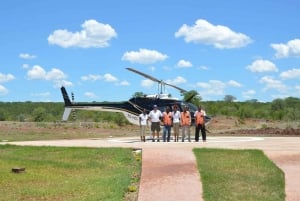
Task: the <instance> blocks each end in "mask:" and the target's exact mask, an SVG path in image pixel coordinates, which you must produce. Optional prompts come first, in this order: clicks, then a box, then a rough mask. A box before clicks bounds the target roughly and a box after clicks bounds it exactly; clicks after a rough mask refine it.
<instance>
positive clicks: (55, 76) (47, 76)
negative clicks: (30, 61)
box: [27, 65, 67, 80]
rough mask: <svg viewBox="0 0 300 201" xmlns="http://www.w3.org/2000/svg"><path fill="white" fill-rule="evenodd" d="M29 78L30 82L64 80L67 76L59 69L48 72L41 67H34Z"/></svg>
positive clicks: (28, 73) (29, 72)
mask: <svg viewBox="0 0 300 201" xmlns="http://www.w3.org/2000/svg"><path fill="white" fill-rule="evenodd" d="M27 77H28V79H30V80H38V79H39V80H62V79H65V78H66V77H67V76H66V75H65V74H64V72H62V71H61V70H59V69H57V68H52V69H51V70H50V71H49V72H46V71H45V70H44V68H42V67H41V66H39V65H34V66H33V67H32V68H31V69H30V70H28V72H27Z"/></svg>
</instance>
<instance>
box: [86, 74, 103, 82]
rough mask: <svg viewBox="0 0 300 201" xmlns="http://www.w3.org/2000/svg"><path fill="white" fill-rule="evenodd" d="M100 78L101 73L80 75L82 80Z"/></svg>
mask: <svg viewBox="0 0 300 201" xmlns="http://www.w3.org/2000/svg"><path fill="white" fill-rule="evenodd" d="M100 79H102V76H101V75H93V74H89V75H85V76H82V77H81V80H83V81H90V80H91V81H97V80H100Z"/></svg>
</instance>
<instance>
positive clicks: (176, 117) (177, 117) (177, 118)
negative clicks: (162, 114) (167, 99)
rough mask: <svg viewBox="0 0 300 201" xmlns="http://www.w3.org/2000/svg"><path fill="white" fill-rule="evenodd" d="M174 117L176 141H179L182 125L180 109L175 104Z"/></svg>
mask: <svg viewBox="0 0 300 201" xmlns="http://www.w3.org/2000/svg"><path fill="white" fill-rule="evenodd" d="M172 119H173V131H174V141H175V142H178V138H179V125H180V111H178V106H177V105H174V106H173V112H172Z"/></svg>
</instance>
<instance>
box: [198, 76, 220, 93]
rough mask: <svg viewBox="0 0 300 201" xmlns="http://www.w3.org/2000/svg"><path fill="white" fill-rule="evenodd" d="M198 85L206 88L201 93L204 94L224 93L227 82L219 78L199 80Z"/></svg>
mask: <svg viewBox="0 0 300 201" xmlns="http://www.w3.org/2000/svg"><path fill="white" fill-rule="evenodd" d="M196 85H197V86H198V87H200V88H202V89H204V91H202V92H201V94H204V95H224V94H225V88H226V84H225V83H223V82H221V81H219V80H210V81H208V82H198V83H197V84H196Z"/></svg>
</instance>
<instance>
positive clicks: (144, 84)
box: [141, 79, 154, 88]
mask: <svg viewBox="0 0 300 201" xmlns="http://www.w3.org/2000/svg"><path fill="white" fill-rule="evenodd" d="M141 85H142V87H146V88H151V87H153V85H154V82H153V81H152V80H148V79H147V80H142V82H141Z"/></svg>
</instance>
